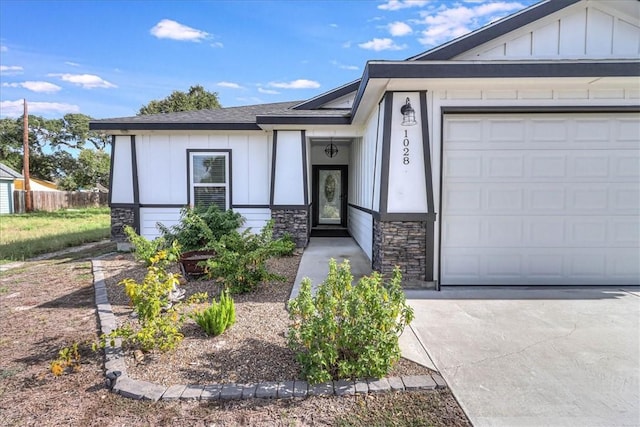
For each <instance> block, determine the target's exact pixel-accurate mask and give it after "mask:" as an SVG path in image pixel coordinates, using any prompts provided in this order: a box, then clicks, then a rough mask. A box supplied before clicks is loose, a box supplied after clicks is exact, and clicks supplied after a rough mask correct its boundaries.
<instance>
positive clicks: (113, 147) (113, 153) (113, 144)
mask: <svg viewBox="0 0 640 427" xmlns="http://www.w3.org/2000/svg"><path fill="white" fill-rule="evenodd" d="M115 160H116V136H115V135H111V159H110V161H109V202H108V203H109V206H111V202H112V198H113V168H114V163H115Z"/></svg>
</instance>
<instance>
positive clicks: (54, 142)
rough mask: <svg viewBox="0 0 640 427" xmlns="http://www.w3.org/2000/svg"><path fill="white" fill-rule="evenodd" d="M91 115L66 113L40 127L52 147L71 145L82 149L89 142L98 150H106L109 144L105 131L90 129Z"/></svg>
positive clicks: (43, 136)
mask: <svg viewBox="0 0 640 427" xmlns="http://www.w3.org/2000/svg"><path fill="white" fill-rule="evenodd" d="M90 121H91V117H89V116H87V115H86V114H65V115H64V117H63V118H61V119H52V120H47V121H46V122H45V123H44V124H43V126H41V127H40V128H39V132H40V134H41V137H42V138H43V139H44V140H47V141H48V142H49V143H50V144H51V146H52V147H54V148H58V147H69V148H77V149H82V148H85V146H86V144H87V143H90V144H92V145H93V147H94V148H95V149H97V150H104V149H105V148H106V146H107V145H108V144H109V137H108V136H107V134H105V133H99V132H96V131H90V130H89V122H90Z"/></svg>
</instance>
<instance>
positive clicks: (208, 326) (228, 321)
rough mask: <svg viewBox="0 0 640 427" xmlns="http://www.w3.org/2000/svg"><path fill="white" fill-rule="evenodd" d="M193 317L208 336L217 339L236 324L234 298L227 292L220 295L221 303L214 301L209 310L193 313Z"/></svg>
mask: <svg viewBox="0 0 640 427" xmlns="http://www.w3.org/2000/svg"><path fill="white" fill-rule="evenodd" d="M191 317H192V318H193V320H195V321H196V323H197V324H198V326H200V327H201V328H202V330H203V331H204V332H205V333H206V334H207V335H209V336H212V337H215V336H218V335H220V334H221V333H223V332H224V331H226V330H227V329H228V328H230V327H231V326H232V325H233V324H234V323H236V307H235V304H234V303H233V298H231V297H230V296H229V294H228V293H227V292H226V291H225V292H222V294H221V295H220V302H217V301H216V300H215V299H214V300H213V301H211V305H210V306H209V307H208V308H206V309H205V310H202V311H197V312H195V313H193V314H192V316H191Z"/></svg>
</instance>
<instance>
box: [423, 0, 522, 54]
mask: <svg viewBox="0 0 640 427" xmlns="http://www.w3.org/2000/svg"><path fill="white" fill-rule="evenodd" d="M523 8H524V5H522V4H520V3H518V2H504V1H495V2H491V3H482V4H478V5H477V6H470V7H467V6H459V5H456V6H455V7H450V8H441V9H439V10H437V11H428V12H426V11H425V12H420V14H421V16H422V18H423V20H422V21H421V23H422V24H425V25H426V29H425V30H423V31H422V33H421V34H422V37H420V38H419V39H418V40H419V41H420V43H422V44H423V45H425V46H434V45H438V44H441V43H443V42H446V41H448V40H451V39H454V38H456V37H460V36H462V35H464V34H467V33H469V32H470V31H472V30H474V29H476V28H479V27H480V26H482V25H483V24H484V23H486V22H488V21H493V20H496V19H499V18H500V17H501V16H504V15H507V14H509V13H511V12H514V11H517V10H520V9H523Z"/></svg>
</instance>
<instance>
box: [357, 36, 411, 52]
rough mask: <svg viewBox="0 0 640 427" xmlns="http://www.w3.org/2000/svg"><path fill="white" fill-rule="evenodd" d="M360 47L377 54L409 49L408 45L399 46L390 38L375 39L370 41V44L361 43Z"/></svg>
mask: <svg viewBox="0 0 640 427" xmlns="http://www.w3.org/2000/svg"><path fill="white" fill-rule="evenodd" d="M358 46H360V47H361V48H363V49H367V50H375V51H376V52H378V51H381V50H402V49H406V47H407V46H406V45H397V44H395V43H394V42H393V40H391V39H389V38H384V39H378V38H374V39H373V40H370V41H368V42H365V43H360V44H358Z"/></svg>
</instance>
